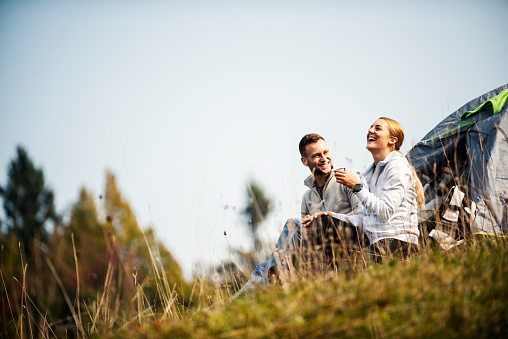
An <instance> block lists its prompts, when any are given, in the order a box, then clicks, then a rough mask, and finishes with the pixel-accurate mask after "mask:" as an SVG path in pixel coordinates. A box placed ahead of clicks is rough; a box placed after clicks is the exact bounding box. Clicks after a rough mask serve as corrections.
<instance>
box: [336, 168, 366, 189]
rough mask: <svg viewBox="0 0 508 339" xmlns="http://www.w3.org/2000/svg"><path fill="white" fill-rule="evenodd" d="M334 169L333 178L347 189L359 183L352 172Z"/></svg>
mask: <svg viewBox="0 0 508 339" xmlns="http://www.w3.org/2000/svg"><path fill="white" fill-rule="evenodd" d="M334 171H335V180H336V181H337V182H338V183H339V184H342V185H344V186H346V187H347V188H349V189H353V188H354V187H355V185H356V184H360V181H358V179H357V178H356V177H355V176H354V175H353V173H351V172H348V171H345V170H341V169H337V170H334Z"/></svg>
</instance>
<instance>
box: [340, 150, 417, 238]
mask: <svg viewBox="0 0 508 339" xmlns="http://www.w3.org/2000/svg"><path fill="white" fill-rule="evenodd" d="M360 179H361V181H362V185H363V188H362V190H361V191H360V192H358V193H356V194H357V196H358V198H359V199H360V204H359V205H358V214H356V215H352V216H346V215H343V214H336V213H333V217H334V218H337V219H340V220H344V221H347V222H349V223H350V224H352V225H354V226H362V227H363V230H364V232H365V233H366V234H367V236H368V238H369V241H370V243H371V244H373V243H375V242H376V241H378V240H381V239H385V238H391V239H399V240H402V241H406V242H411V243H413V244H416V245H418V235H419V234H420V232H419V230H418V207H417V203H416V191H415V179H414V178H413V173H412V171H411V167H410V165H409V163H408V161H407V159H406V157H405V156H404V155H402V154H401V153H399V152H397V151H394V152H390V153H389V154H388V155H387V156H386V158H385V159H384V160H383V161H380V162H379V163H378V164H377V166H375V165H374V164H372V165H370V166H369V168H367V170H366V171H365V172H364V173H363V176H361V178H360Z"/></svg>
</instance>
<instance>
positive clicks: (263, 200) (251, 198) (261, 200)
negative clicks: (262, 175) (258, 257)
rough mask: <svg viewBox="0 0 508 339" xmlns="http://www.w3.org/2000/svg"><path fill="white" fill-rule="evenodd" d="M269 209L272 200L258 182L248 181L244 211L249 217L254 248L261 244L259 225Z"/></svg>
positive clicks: (270, 208)
mask: <svg viewBox="0 0 508 339" xmlns="http://www.w3.org/2000/svg"><path fill="white" fill-rule="evenodd" d="M271 210H272V202H271V201H270V199H269V198H268V197H267V196H266V195H265V191H264V190H263V189H262V188H261V186H260V185H259V184H258V183H256V182H254V181H250V182H249V184H248V185H247V207H246V208H245V211H244V212H245V215H246V216H247V218H248V219H249V224H248V226H249V229H250V232H251V234H252V239H253V242H254V248H256V249H259V247H260V245H261V242H260V240H259V234H258V228H259V225H260V224H261V223H262V222H263V220H265V218H266V216H267V215H268V214H269V213H270V211H271Z"/></svg>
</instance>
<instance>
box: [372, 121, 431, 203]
mask: <svg viewBox="0 0 508 339" xmlns="http://www.w3.org/2000/svg"><path fill="white" fill-rule="evenodd" d="M379 119H381V120H384V121H385V122H386V124H387V125H388V132H390V136H391V137H395V138H397V142H395V144H394V145H393V146H392V151H397V152H399V153H400V154H403V153H402V152H401V151H400V146H402V142H403V141H404V129H403V128H402V125H401V124H400V123H399V122H398V121H396V120H393V119H390V118H386V117H381V118H379ZM409 167H411V172H413V178H414V179H415V191H416V202H417V203H418V207H422V206H424V205H425V196H424V194H423V186H422V183H421V181H420V178H418V175H417V174H416V171H415V168H414V167H413V165H411V164H409Z"/></svg>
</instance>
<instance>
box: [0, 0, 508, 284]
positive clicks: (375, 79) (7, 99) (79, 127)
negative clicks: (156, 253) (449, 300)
mask: <svg viewBox="0 0 508 339" xmlns="http://www.w3.org/2000/svg"><path fill="white" fill-rule="evenodd" d="M507 17H508V2H506V1H424V2H423V1H381V2H380V1H357V2H352V1H139V2H134V1H73V2H69V1H1V2H0V183H1V184H5V181H6V179H7V166H8V163H9V161H10V159H11V158H12V157H13V156H14V153H15V147H16V145H18V144H20V145H23V146H24V147H25V148H26V149H27V151H28V152H29V155H30V156H31V157H32V159H33V160H34V161H35V163H36V164H37V165H38V166H40V167H42V168H43V170H44V173H45V176H46V179H47V182H48V184H49V186H50V187H51V188H52V189H53V190H54V192H55V194H56V203H57V209H58V211H59V212H61V213H64V214H66V215H68V213H69V211H70V207H71V205H72V204H73V203H74V202H76V200H77V198H78V192H79V189H80V187H81V186H83V185H84V186H86V187H87V188H88V189H90V190H91V191H93V192H94V194H96V195H97V196H99V194H101V193H102V192H103V187H104V179H105V170H106V169H110V170H112V171H113V172H114V173H116V175H117V179H118V184H119V187H120V189H121V190H122V192H123V193H124V195H125V197H126V198H127V200H128V201H129V202H130V204H131V205H132V207H133V208H134V211H135V213H136V215H137V216H138V217H139V219H140V222H141V223H142V224H143V225H149V224H151V223H152V222H153V224H154V225H155V229H156V232H157V234H158V236H159V238H160V239H161V240H162V241H163V242H164V243H165V244H166V245H167V247H168V248H169V249H170V250H171V251H172V252H173V253H174V254H175V256H176V257H177V259H178V260H179V262H180V263H181V265H182V266H183V269H184V272H185V273H186V275H187V276H190V274H191V272H192V271H194V270H195V267H196V263H197V262H198V261H207V262H212V261H215V262H217V261H218V260H220V259H221V258H224V257H225V256H226V255H227V253H228V245H227V242H226V239H225V237H224V235H223V233H224V231H227V233H228V239H227V240H228V241H229V243H230V244H231V245H232V246H244V247H248V246H249V239H248V237H247V236H246V233H245V231H244V227H243V225H244V224H245V222H246V221H245V220H244V219H243V217H242V216H241V215H240V213H239V211H240V210H241V209H243V208H244V206H245V195H246V193H245V190H244V187H245V184H246V183H247V181H248V180H249V178H254V179H256V180H257V181H259V182H260V184H261V185H263V186H264V187H265V188H266V190H267V194H268V195H269V196H270V197H271V198H272V199H273V200H274V202H275V209H274V213H273V215H272V217H271V218H270V219H269V220H267V222H266V223H265V225H264V234H265V239H266V240H267V241H274V240H275V238H276V237H277V235H278V233H279V231H280V229H281V228H282V225H283V222H284V220H285V219H287V218H288V217H291V216H298V215H299V202H300V198H301V195H302V194H303V192H304V190H305V188H304V186H303V179H304V178H305V177H306V176H307V174H308V170H307V169H306V168H305V167H303V165H301V162H300V156H299V154H298V149H297V144H298V141H299V140H300V138H301V137H302V136H303V135H304V134H306V133H309V132H317V133H320V134H322V135H323V136H324V137H325V139H326V140H327V142H328V145H329V146H330V149H331V150H332V154H333V157H334V162H335V163H336V164H337V165H340V166H341V167H342V166H346V167H356V168H358V169H364V168H365V167H366V166H367V165H368V164H369V163H370V162H371V158H370V154H369V153H368V152H367V151H366V150H365V134H366V131H367V129H368V126H370V124H371V123H372V122H373V121H374V120H375V119H376V118H377V117H379V116H388V117H392V118H394V119H396V120H399V121H400V122H401V123H402V124H403V126H404V128H405V131H406V141H405V145H404V146H405V147H403V151H408V150H409V149H410V147H411V146H412V145H413V144H414V143H416V142H417V141H419V140H420V139H421V138H422V137H423V136H424V135H425V134H426V133H427V131H429V130H430V129H431V128H432V127H434V126H435V125H436V124H437V123H438V122H439V121H441V120H442V119H443V118H444V117H445V116H447V115H448V114H449V113H451V112H452V111H454V110H456V109H458V108H459V107H460V106H462V105H463V104H465V103H466V102H467V101H469V100H471V99H473V98H475V97H477V96H479V95H481V94H483V93H485V92H487V91H489V90H491V89H493V88H496V87H498V86H500V85H503V84H505V83H507V82H508V63H507V62H506V56H507V55H508V39H507V37H508V34H507V33H508V25H507V24H506V18H507Z"/></svg>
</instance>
